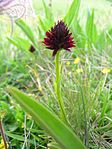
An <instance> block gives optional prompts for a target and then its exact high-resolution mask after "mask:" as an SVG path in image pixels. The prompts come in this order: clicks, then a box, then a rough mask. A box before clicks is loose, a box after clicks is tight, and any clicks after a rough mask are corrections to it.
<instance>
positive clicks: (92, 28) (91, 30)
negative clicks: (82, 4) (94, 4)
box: [86, 10, 97, 43]
mask: <svg viewBox="0 0 112 149" xmlns="http://www.w3.org/2000/svg"><path fill="white" fill-rule="evenodd" d="M86 34H87V38H88V40H89V42H92V43H94V42H95V41H96V39H97V30H96V25H95V24H94V10H92V13H90V12H88V18H87V22H86Z"/></svg>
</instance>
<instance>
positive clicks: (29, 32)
mask: <svg viewBox="0 0 112 149" xmlns="http://www.w3.org/2000/svg"><path fill="white" fill-rule="evenodd" d="M16 24H17V25H18V26H19V27H20V28H21V29H22V31H23V32H24V33H25V35H26V36H27V37H28V38H29V39H30V41H31V42H32V44H33V45H34V46H35V48H37V43H36V41H35V37H34V34H33V32H32V30H31V28H30V27H29V26H28V25H27V24H26V23H25V22H24V21H23V20H21V19H19V20H17V21H16Z"/></svg>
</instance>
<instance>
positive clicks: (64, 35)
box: [43, 21, 75, 56]
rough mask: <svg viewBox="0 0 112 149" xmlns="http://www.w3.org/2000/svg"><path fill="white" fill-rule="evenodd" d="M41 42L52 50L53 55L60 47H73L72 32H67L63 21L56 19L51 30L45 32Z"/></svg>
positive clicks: (68, 49) (67, 48)
mask: <svg viewBox="0 0 112 149" xmlns="http://www.w3.org/2000/svg"><path fill="white" fill-rule="evenodd" d="M43 43H44V44H45V46H46V48H48V49H51V50H53V54H52V55H53V56H55V55H56V53H57V52H58V51H59V50H61V49H64V50H66V51H70V48H72V47H75V44H74V41H73V37H72V33H70V32H69V29H68V27H67V26H66V24H65V23H64V22H63V21H58V23H57V24H56V25H55V26H54V27H52V28H51V30H49V31H47V32H46V37H45V38H44V41H43Z"/></svg>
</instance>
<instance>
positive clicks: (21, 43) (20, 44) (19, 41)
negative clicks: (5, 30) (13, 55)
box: [8, 37, 31, 51]
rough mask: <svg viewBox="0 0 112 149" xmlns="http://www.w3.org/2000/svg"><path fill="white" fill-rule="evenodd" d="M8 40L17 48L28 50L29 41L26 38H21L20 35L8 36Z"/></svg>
mask: <svg viewBox="0 0 112 149" xmlns="http://www.w3.org/2000/svg"><path fill="white" fill-rule="evenodd" d="M8 41H9V42H10V43H12V44H13V45H14V46H16V47H17V48H18V49H21V50H23V51H24V50H26V51H28V50H29V47H30V45H31V44H30V43H29V41H28V40H26V39H23V38H21V37H18V38H15V39H14V38H8Z"/></svg>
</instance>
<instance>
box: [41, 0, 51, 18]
mask: <svg viewBox="0 0 112 149" xmlns="http://www.w3.org/2000/svg"><path fill="white" fill-rule="evenodd" d="M42 3H43V6H44V10H45V15H46V19H49V20H51V19H52V16H53V15H52V12H51V9H50V8H49V7H48V6H47V5H46V3H45V1H44V0H42Z"/></svg>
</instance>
